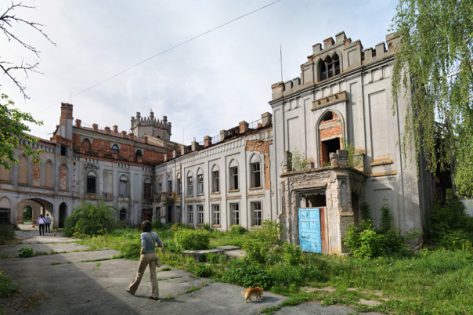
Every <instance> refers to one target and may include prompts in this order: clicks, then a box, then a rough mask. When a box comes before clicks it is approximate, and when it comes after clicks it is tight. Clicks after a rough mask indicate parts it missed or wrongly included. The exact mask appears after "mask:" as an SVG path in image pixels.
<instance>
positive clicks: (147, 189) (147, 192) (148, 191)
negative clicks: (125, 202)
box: [143, 179, 153, 200]
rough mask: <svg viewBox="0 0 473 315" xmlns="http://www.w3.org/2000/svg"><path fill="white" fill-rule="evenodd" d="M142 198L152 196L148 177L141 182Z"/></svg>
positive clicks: (147, 198)
mask: <svg viewBox="0 0 473 315" xmlns="http://www.w3.org/2000/svg"><path fill="white" fill-rule="evenodd" d="M143 198H144V199H146V200H150V199H152V198H153V194H152V189H151V180H150V179H146V180H145V181H144V183H143Z"/></svg>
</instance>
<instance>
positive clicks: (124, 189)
mask: <svg viewBox="0 0 473 315" xmlns="http://www.w3.org/2000/svg"><path fill="white" fill-rule="evenodd" d="M118 195H119V196H121V197H128V177H126V176H125V175H122V176H120V183H119V186H118Z"/></svg>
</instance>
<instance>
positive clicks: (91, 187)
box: [86, 172, 97, 194]
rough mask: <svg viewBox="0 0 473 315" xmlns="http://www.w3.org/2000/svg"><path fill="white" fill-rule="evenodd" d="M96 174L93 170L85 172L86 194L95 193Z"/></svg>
mask: <svg viewBox="0 0 473 315" xmlns="http://www.w3.org/2000/svg"><path fill="white" fill-rule="evenodd" d="M96 184H97V175H95V173H94V172H88V173H87V186H86V192H87V193H88V194H95V193H97V185H96Z"/></svg>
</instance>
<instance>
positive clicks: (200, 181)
mask: <svg viewBox="0 0 473 315" xmlns="http://www.w3.org/2000/svg"><path fill="white" fill-rule="evenodd" d="M203 194H204V172H203V171H202V169H201V168H199V169H198V170H197V195H203Z"/></svg>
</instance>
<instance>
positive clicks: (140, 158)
mask: <svg viewBox="0 0 473 315" xmlns="http://www.w3.org/2000/svg"><path fill="white" fill-rule="evenodd" d="M135 162H138V163H142V162H143V152H142V151H141V150H140V149H138V150H136V152H135Z"/></svg>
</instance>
